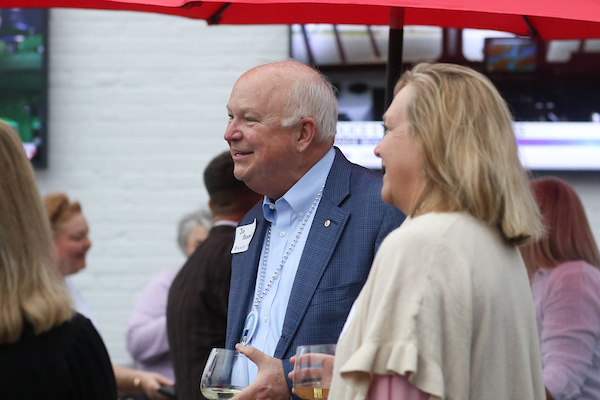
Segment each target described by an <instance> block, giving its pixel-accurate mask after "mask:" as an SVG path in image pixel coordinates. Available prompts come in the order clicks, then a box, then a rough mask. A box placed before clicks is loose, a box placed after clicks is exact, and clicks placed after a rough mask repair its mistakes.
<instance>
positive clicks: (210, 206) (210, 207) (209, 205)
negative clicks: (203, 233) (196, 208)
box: [208, 199, 213, 211]
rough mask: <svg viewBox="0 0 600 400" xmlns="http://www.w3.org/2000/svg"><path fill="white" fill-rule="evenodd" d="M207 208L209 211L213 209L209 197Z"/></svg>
mask: <svg viewBox="0 0 600 400" xmlns="http://www.w3.org/2000/svg"><path fill="white" fill-rule="evenodd" d="M208 209H209V210H211V211H212V209H213V202H212V200H210V199H209V200H208Z"/></svg>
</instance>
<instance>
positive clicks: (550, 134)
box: [335, 121, 600, 171]
mask: <svg viewBox="0 0 600 400" xmlns="http://www.w3.org/2000/svg"><path fill="white" fill-rule="evenodd" d="M514 130H515V136H516V138H517V145H518V148H519V158H520V159H521V163H522V164H523V166H524V167H525V168H526V169H529V170H533V171H600V122H598V123H594V122H515V123H514ZM382 137H383V125H382V123H381V122H377V121H354V122H349V121H339V122H338V125H337V134H336V139H335V145H336V146H338V147H339V148H340V150H341V151H342V153H344V155H345V156H346V157H347V158H348V159H349V160H350V161H352V162H354V163H356V164H360V165H362V166H364V167H367V168H371V169H374V170H379V169H381V159H379V158H377V157H376V156H375V154H374V153H373V151H374V150H375V146H377V143H379V141H380V140H381V138H382Z"/></svg>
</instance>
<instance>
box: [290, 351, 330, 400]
mask: <svg viewBox="0 0 600 400" xmlns="http://www.w3.org/2000/svg"><path fill="white" fill-rule="evenodd" d="M334 355H335V344H319V345H307V346H298V347H297V348H296V361H295V363H294V393H295V394H296V396H298V397H300V398H301V399H305V400H312V399H326V398H327V397H328V396H329V386H330V385H331V377H332V375H333V360H334Z"/></svg>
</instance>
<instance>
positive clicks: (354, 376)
mask: <svg viewBox="0 0 600 400" xmlns="http://www.w3.org/2000/svg"><path fill="white" fill-rule="evenodd" d="M394 92H395V97H394V100H393V102H392V104H391V105H390V107H389V109H388V110H387V112H386V113H385V115H384V116H383V120H384V127H385V135H384V137H383V139H382V140H381V142H380V143H379V144H378V145H377V147H376V148H375V154H376V155H377V156H378V157H381V160H382V167H383V168H384V169H385V174H384V177H383V188H382V189H381V197H382V198H383V200H384V201H385V202H386V203H388V204H393V205H394V206H396V207H398V208H399V209H400V210H402V211H403V212H404V213H406V215H409V216H410V218H409V219H407V220H406V222H404V224H402V226H401V227H400V228H398V229H397V230H395V231H394V232H392V233H390V235H389V236H388V237H387V238H386V239H385V240H384V242H383V244H382V245H381V248H380V249H379V252H378V253H377V256H376V258H375V261H374V263H373V268H372V269H371V273H370V274H369V279H368V280H367V283H366V284H365V286H364V288H363V290H362V291H361V293H360V295H359V296H358V299H357V300H356V302H355V304H354V306H353V311H352V312H351V317H350V318H349V320H348V322H347V327H346V328H345V332H343V333H342V335H341V338H340V340H339V342H338V345H337V349H336V356H335V364H334V377H333V383H332V385H331V391H330V394H329V399H334V400H338V399H364V398H371V399H406V398H409V399H429V398H436V399H437V398H441V399H462V400H468V399H472V400H486V399H489V400H492V399H494V400H496V399H504V400H523V399H543V397H544V388H543V381H542V371H541V362H540V353H539V348H538V346H539V344H538V339H537V328H536V325H535V310H534V306H533V301H532V298H531V293H530V290H529V284H528V283H529V281H528V279H527V272H526V269H525V265H524V263H523V260H522V258H521V255H520V253H519V251H518V249H517V246H518V245H520V244H523V243H525V242H527V241H528V240H530V239H533V238H537V237H539V235H540V234H541V223H540V218H539V213H538V211H537V207H536V205H535V201H534V199H533V196H532V194H531V191H530V190H529V187H528V182H527V176H526V173H525V172H524V170H523V168H522V167H521V163H520V162H519V158H518V155H517V143H516V140H515V137H514V133H513V130H512V118H511V115H510V113H509V111H508V108H507V106H506V104H505V102H504V100H503V99H502V97H501V96H500V94H499V93H498V92H497V90H496V89H495V88H494V86H493V84H492V83H491V82H490V81H489V80H488V79H487V78H486V77H484V76H483V75H482V74H480V73H478V72H475V71H473V70H472V69H470V68H466V67H462V66H458V65H452V64H419V65H417V66H416V67H414V68H413V69H412V70H411V71H409V72H406V73H405V74H404V75H403V76H402V77H401V78H400V81H399V82H398V83H397V85H396V87H395V90H394Z"/></svg>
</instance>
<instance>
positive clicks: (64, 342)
mask: <svg viewBox="0 0 600 400" xmlns="http://www.w3.org/2000/svg"><path fill="white" fill-rule="evenodd" d="M0 193H2V195H0V397H1V398H3V399H19V400H37V399H46V400H54V399H56V400H81V399H86V400H114V399H116V398H117V390H116V383H115V378H114V375H113V371H112V368H111V364H110V360H109V358H108V353H107V351H106V348H105V346H104V343H103V342H102V339H101V338H100V336H99V335H98V332H96V330H95V328H94V326H93V325H92V323H91V322H90V321H89V320H88V319H86V318H85V317H83V316H82V315H80V314H77V313H75V312H74V311H73V309H72V308H71V300H70V297H69V294H68V292H67V289H66V287H65V283H64V280H63V278H62V276H61V274H60V273H59V271H58V268H57V266H56V262H55V256H54V246H53V243H52V234H51V231H50V225H49V222H48V219H47V218H46V214H45V212H44V207H43V205H42V200H41V198H40V194H39V192H38V189H37V186H36V182H35V177H34V174H33V169H32V167H31V164H30V163H29V160H28V159H27V157H26V156H25V152H24V151H23V146H22V144H21V141H20V140H19V137H18V135H17V133H16V132H15V131H14V130H13V129H12V128H10V127H9V126H8V125H6V124H5V123H2V122H0Z"/></svg>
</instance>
